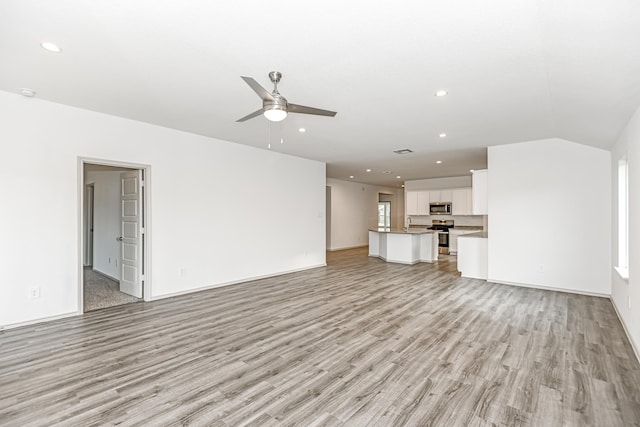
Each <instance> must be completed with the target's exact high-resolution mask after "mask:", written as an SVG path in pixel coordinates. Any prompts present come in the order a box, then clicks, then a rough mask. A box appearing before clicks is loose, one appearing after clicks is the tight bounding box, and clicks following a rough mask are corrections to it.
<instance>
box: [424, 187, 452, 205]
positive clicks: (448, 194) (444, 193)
mask: <svg viewBox="0 0 640 427" xmlns="http://www.w3.org/2000/svg"><path fill="white" fill-rule="evenodd" d="M452 201H453V192H452V191H451V190H431V191H429V202H431V203H435V202H440V203H445V202H447V203H451V202H452Z"/></svg>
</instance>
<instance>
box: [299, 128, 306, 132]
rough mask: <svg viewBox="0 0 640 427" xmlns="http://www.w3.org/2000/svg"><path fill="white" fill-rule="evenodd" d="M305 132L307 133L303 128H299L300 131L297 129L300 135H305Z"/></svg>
mask: <svg viewBox="0 0 640 427" xmlns="http://www.w3.org/2000/svg"><path fill="white" fill-rule="evenodd" d="M306 131H307V130H306V129H305V128H300V129H298V132H300V133H305V132H306Z"/></svg>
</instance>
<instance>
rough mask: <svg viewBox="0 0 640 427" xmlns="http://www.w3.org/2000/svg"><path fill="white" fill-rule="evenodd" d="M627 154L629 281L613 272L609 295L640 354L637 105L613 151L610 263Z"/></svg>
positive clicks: (639, 121)
mask: <svg viewBox="0 0 640 427" xmlns="http://www.w3.org/2000/svg"><path fill="white" fill-rule="evenodd" d="M625 153H626V155H627V161H628V165H629V280H628V281H625V280H624V279H622V278H621V277H620V276H619V275H618V273H617V272H615V271H612V272H611V275H612V286H611V288H612V289H611V298H612V299H613V302H614V304H615V306H616V309H617V310H618V313H619V314H620V317H621V320H622V322H623V324H624V325H625V328H626V329H627V332H628V333H629V336H630V338H631V342H632V344H633V345H634V347H635V349H636V353H637V354H640V276H639V273H640V108H639V109H638V110H637V111H636V112H635V114H634V115H633V117H632V118H631V120H630V121H629V123H628V124H627V127H626V128H625V130H624V131H623V132H622V134H621V135H620V137H619V138H618V141H617V142H616V144H615V146H614V147H613V150H612V155H611V172H612V175H611V176H612V179H611V181H612V187H611V188H612V194H613V203H612V206H613V214H612V218H613V226H612V236H613V239H612V245H611V247H612V263H613V265H617V260H618V228H617V224H618V223H617V220H618V160H619V159H620V158H622V156H623V155H624V154H625Z"/></svg>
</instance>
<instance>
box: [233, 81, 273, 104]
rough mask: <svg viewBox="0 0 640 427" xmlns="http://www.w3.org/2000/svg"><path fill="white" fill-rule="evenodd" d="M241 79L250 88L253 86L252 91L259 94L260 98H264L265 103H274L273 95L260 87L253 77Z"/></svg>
mask: <svg viewBox="0 0 640 427" xmlns="http://www.w3.org/2000/svg"><path fill="white" fill-rule="evenodd" d="M240 78H241V79H242V80H244V81H245V82H246V83H247V84H248V85H249V86H251V89H253V90H254V92H255V93H257V94H258V96H259V97H260V98H262V100H263V101H264V100H269V101H273V95H271V94H270V93H269V91H268V90H266V89H265V88H263V87H262V86H260V83H258V82H257V81H255V80H254V79H253V77H245V76H240Z"/></svg>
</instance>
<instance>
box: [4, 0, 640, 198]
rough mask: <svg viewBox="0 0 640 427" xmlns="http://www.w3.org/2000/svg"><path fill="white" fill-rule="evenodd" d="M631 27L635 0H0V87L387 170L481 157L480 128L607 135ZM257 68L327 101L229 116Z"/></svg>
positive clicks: (534, 134)
mask: <svg viewBox="0 0 640 427" xmlns="http://www.w3.org/2000/svg"><path fill="white" fill-rule="evenodd" d="M41 41H51V42H54V43H56V44H58V45H59V46H60V47H62V49H63V52H62V53H60V54H54V53H50V52H47V51H45V50H44V49H42V48H40V46H39V43H40V42H41ZM639 45H640V2H638V1H635V0H607V1H603V0H600V1H594V0H496V1H491V2H478V1H477V0H458V1H456V0H452V1H427V0H421V1H403V2H387V1H371V0H368V1H363V0H358V1H344V0H341V1H337V0H323V1H319V2H304V1H299V0H298V1H291V0H280V1H276V2H265V1H259V0H246V1H243V2H232V1H225V2H222V1H211V0H181V1H178V0H175V1H171V0H165V1H158V0H153V1H152V0H115V1H114V0H91V1H86V0H66V1H50V0H49V1H47V0H41V1H36V0H3V1H2V2H0V64H1V65H0V90H4V91H9V92H14V93H15V92H19V90H20V88H30V89H33V90H35V91H36V93H37V95H36V96H37V97H38V98H40V99H45V100H50V101H54V102H58V103H63V104H68V105H73V106H77V107H81V108H86V109H89V110H94V111H99V112H103V113H107V114H113V115H116V116H122V117H127V118H131V119H135V120H140V121H143V122H148V123H155V124H158V125H162V126H167V127H170V128H175V129H180V130H184V131H188V132H193V133H197V134H201V135H207V136H211V137H215V138H220V139H224V140H228V141H234V142H238V143H241V144H247V145H252V146H256V147H260V148H263V149H268V148H267V145H268V143H269V142H271V149H272V150H277V151H279V152H284V153H288V154H292V155H296V156H301V157H305V158H310V159H316V160H321V161H325V162H327V164H328V165H327V174H328V176H329V177H332V178H338V179H349V176H350V175H354V176H355V178H354V180H355V181H358V182H363V183H371V184H386V185H396V186H397V185H399V183H400V182H401V181H404V180H410V179H421V178H434V177H443V176H457V175H464V174H468V173H469V172H468V171H469V169H478V168H483V167H486V147H487V146H490V145H497V144H505V143H512V142H519V141H527V140H533V139H540V138H547V137H560V138H565V139H569V140H572V141H575V142H579V143H583V144H588V145H591V146H594V147H601V148H607V149H608V148H610V147H611V145H612V144H613V142H614V140H615V139H616V137H617V136H618V134H619V132H620V131H621V130H622V127H623V126H624V124H625V123H626V122H627V120H628V119H629V117H630V116H631V113H632V112H633V110H634V109H635V108H637V106H638V105H640V48H639V47H638V46H639ZM272 70H278V71H281V72H282V73H283V79H282V81H281V83H280V85H279V87H278V88H279V90H280V92H281V93H282V94H283V95H284V96H286V97H287V99H288V100H289V101H290V102H293V103H297V104H302V105H308V106H313V107H318V108H323V109H329V110H334V111H337V112H338V114H337V116H336V117H335V118H330V117H316V116H308V115H300V114H290V115H289V117H288V118H287V119H286V120H285V121H283V122H281V123H273V124H271V123H269V122H267V120H266V119H264V117H257V118H255V119H252V120H249V121H247V122H244V123H236V120H237V119H238V118H240V117H242V116H244V115H246V114H248V113H250V112H252V111H254V110H256V109H258V108H260V107H261V101H260V99H259V98H258V96H256V94H255V93H254V92H253V91H252V90H251V89H250V88H249V87H248V86H247V85H246V84H245V83H244V82H243V81H242V80H241V79H240V76H241V75H244V76H252V77H254V78H255V79H256V80H257V81H258V82H259V83H260V84H262V85H263V86H264V87H266V88H267V89H269V90H271V86H270V82H269V79H268V76H267V74H268V72H269V71H272ZM439 89H446V90H448V91H449V95H448V96H446V97H442V98H437V97H435V96H434V92H435V91H437V90H439ZM299 127H305V128H306V129H307V132H306V133H304V134H301V133H299V132H298V131H297V129H298V128H299ZM440 132H446V133H447V134H448V137H447V138H445V139H440V138H439V137H438V134H439V133H440ZM281 138H282V139H283V141H284V143H283V144H281V143H280V140H281ZM400 148H410V149H412V150H413V151H414V153H412V154H409V155H404V156H399V155H396V154H393V153H392V151H393V150H395V149H400ZM436 160H442V161H443V163H442V164H441V165H436V164H435V161H436ZM366 168H371V169H372V172H370V173H366V172H365V169H366ZM385 170H387V171H392V173H391V174H384V173H382V172H383V171H385ZM396 175H400V176H401V177H402V178H401V179H397V178H396Z"/></svg>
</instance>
